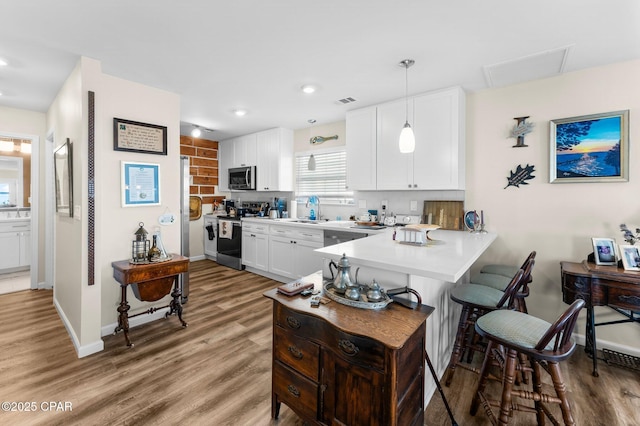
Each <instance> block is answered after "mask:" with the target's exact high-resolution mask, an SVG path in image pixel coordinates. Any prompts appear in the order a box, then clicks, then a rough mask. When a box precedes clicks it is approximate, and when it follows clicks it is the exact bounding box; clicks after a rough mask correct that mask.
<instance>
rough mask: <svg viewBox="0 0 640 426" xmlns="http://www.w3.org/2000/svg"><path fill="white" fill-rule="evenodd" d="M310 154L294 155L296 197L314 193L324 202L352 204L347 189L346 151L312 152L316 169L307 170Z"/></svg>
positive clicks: (349, 192) (351, 198) (351, 194)
mask: <svg viewBox="0 0 640 426" xmlns="http://www.w3.org/2000/svg"><path fill="white" fill-rule="evenodd" d="M310 156H311V155H310V154H302V155H298V156H296V197H299V198H305V197H308V196H310V195H316V196H318V197H319V198H320V202H321V203H324V204H352V203H353V191H348V190H347V153H346V151H345V150H344V149H340V150H332V151H325V152H319V153H314V154H313V157H314V158H315V161H316V169H315V170H309V168H308V164H309V157H310Z"/></svg>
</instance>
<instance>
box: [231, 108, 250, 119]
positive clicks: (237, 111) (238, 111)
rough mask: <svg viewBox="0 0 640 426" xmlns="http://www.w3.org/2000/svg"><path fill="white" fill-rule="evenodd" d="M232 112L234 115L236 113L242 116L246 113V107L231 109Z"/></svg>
mask: <svg viewBox="0 0 640 426" xmlns="http://www.w3.org/2000/svg"><path fill="white" fill-rule="evenodd" d="M233 113H234V114H235V115H237V116H238V117H242V116H244V115H246V114H247V110H246V109H236V110H234V111H233Z"/></svg>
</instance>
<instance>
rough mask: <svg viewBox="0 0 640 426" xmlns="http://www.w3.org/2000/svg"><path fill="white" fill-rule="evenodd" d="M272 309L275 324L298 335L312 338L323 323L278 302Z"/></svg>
mask: <svg viewBox="0 0 640 426" xmlns="http://www.w3.org/2000/svg"><path fill="white" fill-rule="evenodd" d="M274 309H275V320H276V324H277V325H279V326H280V327H282V328H283V329H285V330H288V331H290V332H292V333H294V334H296V335H298V336H303V337H308V338H311V339H314V338H317V336H318V335H319V334H320V333H321V330H322V329H323V324H324V323H323V321H322V320H319V319H318V318H314V317H312V316H309V315H305V314H300V313H297V312H294V311H291V310H289V309H287V308H285V307H284V306H282V305H281V304H279V303H278V304H276V305H275V306H274Z"/></svg>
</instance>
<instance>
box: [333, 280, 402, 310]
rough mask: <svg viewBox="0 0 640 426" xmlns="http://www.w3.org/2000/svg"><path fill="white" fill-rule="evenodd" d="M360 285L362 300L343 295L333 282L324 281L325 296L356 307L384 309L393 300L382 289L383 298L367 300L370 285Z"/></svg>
mask: <svg viewBox="0 0 640 426" xmlns="http://www.w3.org/2000/svg"><path fill="white" fill-rule="evenodd" d="M359 287H360V300H351V299H347V298H346V297H344V296H343V295H341V294H339V293H337V292H336V289H335V287H334V286H333V283H332V282H325V283H324V294H325V296H327V297H328V298H329V299H331V300H333V301H336V302H338V303H341V304H343V305H347V306H351V307H354V308H360V309H384V308H386V307H387V305H388V304H389V303H391V302H393V300H392V299H391V298H390V297H389V296H388V295H387V293H385V291H384V290H382V289H381V290H380V293H381V294H382V300H379V301H377V302H369V301H368V300H367V296H365V294H366V293H367V290H369V286H366V285H359Z"/></svg>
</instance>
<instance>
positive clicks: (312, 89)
mask: <svg viewBox="0 0 640 426" xmlns="http://www.w3.org/2000/svg"><path fill="white" fill-rule="evenodd" d="M301 89H302V91H303V92H304V93H313V92H315V91H316V90H317V88H316V86H312V85H310V84H305V85H304V86H302V87H301Z"/></svg>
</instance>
